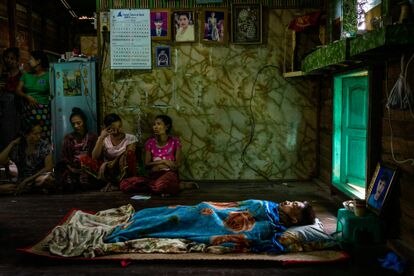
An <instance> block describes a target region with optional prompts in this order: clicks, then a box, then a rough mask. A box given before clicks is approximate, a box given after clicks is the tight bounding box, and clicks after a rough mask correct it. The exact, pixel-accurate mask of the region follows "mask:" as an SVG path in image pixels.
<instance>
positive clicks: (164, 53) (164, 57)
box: [155, 45, 171, 68]
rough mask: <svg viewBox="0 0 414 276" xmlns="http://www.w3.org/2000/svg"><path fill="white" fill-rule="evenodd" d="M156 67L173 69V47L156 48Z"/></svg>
mask: <svg viewBox="0 0 414 276" xmlns="http://www.w3.org/2000/svg"><path fill="white" fill-rule="evenodd" d="M155 67H157V68H163V67H171V47H170V46H168V45H163V46H156V47H155Z"/></svg>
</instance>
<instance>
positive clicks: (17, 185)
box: [0, 123, 54, 193]
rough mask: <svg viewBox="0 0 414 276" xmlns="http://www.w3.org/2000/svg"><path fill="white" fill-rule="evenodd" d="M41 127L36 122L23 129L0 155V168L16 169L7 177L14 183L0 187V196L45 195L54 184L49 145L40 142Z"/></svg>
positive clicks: (43, 140)
mask: <svg viewBox="0 0 414 276" xmlns="http://www.w3.org/2000/svg"><path fill="white" fill-rule="evenodd" d="M41 135H42V128H41V127H40V125H39V124H38V123H33V124H31V125H28V126H27V127H25V128H24V129H23V135H22V136H21V137H18V138H17V139H15V140H13V141H11V142H10V143H9V145H8V146H7V147H6V148H5V149H4V150H3V151H2V152H0V165H3V166H6V167H7V168H11V166H9V165H10V161H13V162H14V163H15V166H13V168H15V169H16V170H10V171H9V175H10V177H11V178H15V179H16V180H15V182H14V183H7V184H3V185H0V193H21V192H38V191H41V192H48V191H49V190H50V189H51V188H52V187H53V185H54V176H53V158H52V146H51V145H50V143H49V142H48V140H45V139H42V138H41Z"/></svg>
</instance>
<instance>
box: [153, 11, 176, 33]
mask: <svg viewBox="0 0 414 276" xmlns="http://www.w3.org/2000/svg"><path fill="white" fill-rule="evenodd" d="M170 15H171V10H170V9H152V10H150V29H151V39H152V40H171V16H170Z"/></svg>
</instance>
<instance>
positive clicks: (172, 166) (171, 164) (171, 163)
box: [163, 160, 178, 171]
mask: <svg viewBox="0 0 414 276" xmlns="http://www.w3.org/2000/svg"><path fill="white" fill-rule="evenodd" d="M163 161H164V164H165V165H167V166H168V167H169V168H170V169H171V170H173V171H176V170H177V169H178V168H177V164H176V163H175V162H174V161H171V160H163Z"/></svg>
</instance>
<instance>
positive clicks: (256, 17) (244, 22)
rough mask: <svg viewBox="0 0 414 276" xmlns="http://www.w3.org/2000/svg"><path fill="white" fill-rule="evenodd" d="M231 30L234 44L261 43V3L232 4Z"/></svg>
mask: <svg viewBox="0 0 414 276" xmlns="http://www.w3.org/2000/svg"><path fill="white" fill-rule="evenodd" d="M231 21H232V32H231V40H232V43H234V44H261V43H262V5H261V4H232V6H231Z"/></svg>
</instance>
